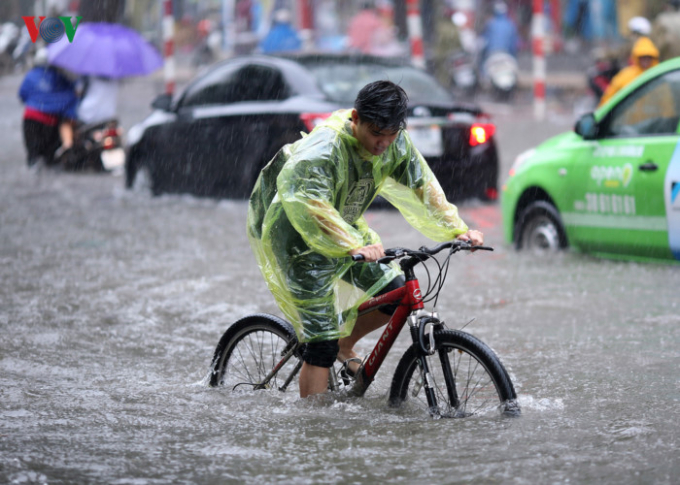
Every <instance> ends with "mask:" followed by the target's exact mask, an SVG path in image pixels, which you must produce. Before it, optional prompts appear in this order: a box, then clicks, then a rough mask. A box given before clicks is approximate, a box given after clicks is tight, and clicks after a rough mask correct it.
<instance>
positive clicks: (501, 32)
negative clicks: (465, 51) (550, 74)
mask: <svg viewBox="0 0 680 485" xmlns="http://www.w3.org/2000/svg"><path fill="white" fill-rule="evenodd" d="M493 13H494V14H493V17H492V18H491V19H490V20H489V21H488V22H487V23H486V26H485V27H484V32H482V39H483V42H484V46H483V48H482V52H481V59H480V63H481V65H482V66H483V65H484V62H485V61H486V60H487V59H488V57H489V56H490V55H491V54H493V53H494V52H507V53H508V54H510V55H511V56H512V57H515V58H516V57H517V50H518V48H519V34H518V33H517V26H516V25H515V23H514V22H513V21H512V19H510V17H509V16H508V6H507V5H506V4H505V3H504V2H496V3H495V4H494V6H493Z"/></svg>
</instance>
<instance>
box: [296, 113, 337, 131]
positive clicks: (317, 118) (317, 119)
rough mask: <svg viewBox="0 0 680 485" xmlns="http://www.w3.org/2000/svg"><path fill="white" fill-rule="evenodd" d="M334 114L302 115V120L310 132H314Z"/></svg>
mask: <svg viewBox="0 0 680 485" xmlns="http://www.w3.org/2000/svg"><path fill="white" fill-rule="evenodd" d="M331 114H332V113H302V114H301V115H300V119H301V120H302V122H303V123H304V124H305V127H306V128H307V130H308V131H312V130H313V129H314V128H315V127H316V125H318V124H319V123H321V122H322V121H323V120H325V119H326V118H328V117H329V116H330V115H331Z"/></svg>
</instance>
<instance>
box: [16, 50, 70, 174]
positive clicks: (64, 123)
mask: <svg viewBox="0 0 680 485" xmlns="http://www.w3.org/2000/svg"><path fill="white" fill-rule="evenodd" d="M19 98H21V101H22V102H23V103H24V105H25V109H24V121H23V131H24V143H25V145H26V151H27V152H28V166H29V168H39V167H40V166H41V165H43V164H44V165H47V166H51V165H55V163H56V162H55V160H56V159H57V158H58V157H57V156H56V155H55V153H56V152H57V150H59V151H65V150H68V149H69V148H71V146H72V145H73V122H74V120H75V119H76V117H77V112H76V109H77V106H78V97H77V96H76V92H75V84H74V83H73V81H71V80H70V79H68V77H67V76H66V75H65V74H64V73H63V72H62V71H61V70H60V69H57V68H55V67H54V66H51V65H49V64H48V63H47V52H46V51H45V49H44V48H43V49H40V50H38V52H37V53H36V55H35V67H34V68H33V69H31V70H30V71H29V72H28V73H27V74H26V77H24V80H23V82H22V83H21V86H20V88H19Z"/></svg>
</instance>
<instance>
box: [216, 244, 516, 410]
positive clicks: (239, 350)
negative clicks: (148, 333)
mask: <svg viewBox="0 0 680 485" xmlns="http://www.w3.org/2000/svg"><path fill="white" fill-rule="evenodd" d="M444 249H449V251H448V253H447V256H446V258H445V260H444V261H439V260H437V259H436V258H434V256H435V255H436V254H437V253H439V252H440V251H443V250H444ZM472 249H474V250H493V249H492V248H490V247H485V246H475V247H474V248H473V247H472V246H470V245H469V243H467V242H464V241H460V240H455V241H450V242H445V243H441V244H438V245H436V246H434V247H431V248H426V247H421V248H420V249H418V250H411V249H405V248H392V249H387V250H386V251H385V254H386V256H385V257H384V258H382V259H381V260H379V262H381V263H388V262H390V261H393V260H397V259H398V260H399V265H400V266H401V269H402V270H403V272H404V275H405V277H406V284H405V285H404V286H403V287H401V288H398V289H396V290H393V291H391V292H389V293H385V294H383V295H379V296H376V297H374V298H371V299H370V300H368V301H367V302H365V303H364V304H363V305H361V306H360V307H359V313H360V314H363V313H367V312H370V311H374V310H376V309H377V308H378V307H379V306H382V305H386V304H395V303H396V304H398V305H399V306H398V307H397V310H396V311H395V313H394V315H392V317H391V318H390V321H389V322H388V323H387V325H386V326H385V329H384V331H383V333H382V336H381V337H380V339H379V340H378V342H377V344H376V345H375V347H374V349H373V351H372V352H371V353H370V354H369V355H368V356H367V357H366V358H365V359H364V360H363V362H362V365H361V367H360V369H359V370H358V371H357V372H356V374H355V375H354V376H353V377H350V376H349V375H348V373H347V372H346V369H344V368H343V367H340V368H339V369H337V368H333V369H331V372H330V379H329V389H330V390H331V391H339V390H340V389H343V388H346V389H347V391H348V393H349V394H350V395H353V396H363V395H364V393H365V392H366V390H367V389H368V387H369V386H370V385H371V383H372V382H373V379H374V378H375V375H376V374H377V372H378V369H380V366H381V365H382V364H383V362H384V360H385V357H386V355H387V353H388V352H389V351H390V349H391V348H392V345H393V344H394V342H395V340H396V339H397V336H398V335H399V333H400V331H401V329H402V328H403V327H404V325H406V324H407V323H408V327H409V330H410V334H411V338H412V341H413V343H412V345H411V346H410V347H409V348H408V349H407V350H406V352H405V353H404V355H403V356H402V357H401V360H400V361H399V364H398V365H397V368H396V369H395V371H394V376H393V378H392V386H391V388H390V393H389V404H390V406H395V407H396V406H401V405H404V404H408V405H410V406H417V407H421V408H423V409H425V410H427V412H429V413H430V415H431V416H432V417H435V418H439V417H468V416H471V415H475V414H485V413H489V412H497V411H500V412H501V413H502V414H504V415H509V416H517V415H519V414H521V412H520V408H519V405H518V403H517V395H516V393H515V389H514V386H513V384H512V380H511V379H510V375H509V374H508V372H507V370H506V369H505V367H504V366H503V364H502V363H501V361H500V359H499V358H498V356H497V355H496V354H495V353H494V351H493V350H491V348H490V347H489V346H487V345H486V344H485V343H483V342H482V341H481V340H479V339H478V338H477V337H475V336H473V335H471V334H469V333H467V332H463V331H461V330H451V329H448V328H447V327H446V325H445V323H444V322H443V321H442V320H441V319H440V318H439V316H438V315H437V313H436V312H434V311H432V312H428V311H426V310H425V303H427V302H430V301H434V305H433V307H436V301H437V297H438V295H439V293H440V292H441V290H442V287H443V284H444V281H445V279H446V275H447V273H448V268H449V260H450V258H451V256H452V255H453V254H455V253H457V252H459V251H462V250H472ZM353 258H354V260H355V261H360V260H361V259H363V257H362V256H361V255H357V256H354V257H353ZM428 260H433V261H436V264H437V267H438V275H437V277H436V278H434V279H430V281H429V282H428V287H427V291H426V292H425V294H424V295H423V292H422V290H421V287H420V283H419V282H418V279H417V277H416V275H415V271H414V268H415V267H416V266H417V265H419V264H424V263H425V262H426V261H428ZM427 274H428V275H430V272H429V270H428V273H427ZM304 345H305V344H304V343H300V342H299V341H298V339H297V337H296V335H295V330H294V329H293V326H292V325H291V324H290V323H288V322H286V321H285V320H282V319H281V318H278V317H276V316H273V315H268V314H255V315H249V316H246V317H244V318H242V319H240V320H239V321H237V322H235V323H234V324H233V325H231V326H230V327H229V328H228V329H227V330H226V332H225V333H224V335H223V336H222V338H221V339H220V342H219V344H218V345H217V348H216V349H215V353H214V356H213V359H212V364H211V369H210V375H209V383H210V386H212V387H217V386H225V387H227V388H229V389H232V390H238V389H244V388H247V389H257V390H259V389H276V390H278V391H286V390H287V389H289V388H290V387H291V385H294V387H295V388H297V386H296V384H297V379H298V375H299V372H300V368H301V367H302V358H301V356H302V353H303V350H304Z"/></svg>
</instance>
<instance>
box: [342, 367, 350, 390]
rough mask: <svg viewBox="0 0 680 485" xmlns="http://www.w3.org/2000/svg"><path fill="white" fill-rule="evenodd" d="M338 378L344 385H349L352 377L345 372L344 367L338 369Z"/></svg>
mask: <svg viewBox="0 0 680 485" xmlns="http://www.w3.org/2000/svg"><path fill="white" fill-rule="evenodd" d="M340 379H341V380H342V383H343V384H344V385H346V386H349V385H350V383H351V382H352V378H351V377H350V376H349V374H347V372H346V371H345V369H341V370H340Z"/></svg>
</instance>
